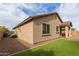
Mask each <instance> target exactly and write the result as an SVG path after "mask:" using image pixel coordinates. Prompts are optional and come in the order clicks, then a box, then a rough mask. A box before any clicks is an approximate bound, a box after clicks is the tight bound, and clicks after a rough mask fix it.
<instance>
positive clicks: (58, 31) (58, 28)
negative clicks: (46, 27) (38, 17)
mask: <svg viewBox="0 0 79 59" xmlns="http://www.w3.org/2000/svg"><path fill="white" fill-rule="evenodd" d="M56 33H57V34H58V33H60V26H56Z"/></svg>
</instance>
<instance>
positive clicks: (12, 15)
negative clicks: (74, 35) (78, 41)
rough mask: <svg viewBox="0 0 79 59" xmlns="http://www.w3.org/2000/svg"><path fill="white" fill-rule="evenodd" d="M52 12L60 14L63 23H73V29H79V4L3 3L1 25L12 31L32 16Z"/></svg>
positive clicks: (0, 16) (0, 14) (0, 6)
mask: <svg viewBox="0 0 79 59" xmlns="http://www.w3.org/2000/svg"><path fill="white" fill-rule="evenodd" d="M50 12H58V13H59V15H60V17H61V19H62V20H63V21H72V23H73V27H74V28H76V29H79V4H77V3H76V4H74V3H72V4H71V3H70V4H67V3H66V4H62V3H24V4H23V3H21V4H18V3H16V4H12V3H11V4H10V3H9V4H8V3H6V4H5V3H1V4H0V25H5V26H7V27H8V28H9V29H12V28H13V27H14V26H16V25H17V24H18V23H20V22H21V21H23V20H25V19H26V18H27V17H29V16H31V15H37V14H42V13H50Z"/></svg>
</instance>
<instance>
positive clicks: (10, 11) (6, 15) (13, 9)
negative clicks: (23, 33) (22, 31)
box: [0, 4, 28, 29]
mask: <svg viewBox="0 0 79 59" xmlns="http://www.w3.org/2000/svg"><path fill="white" fill-rule="evenodd" d="M18 6H20V4H0V25H5V26H7V27H9V29H11V28H12V27H14V26H15V25H16V24H18V23H19V22H21V21H22V20H24V19H25V18H27V17H28V15H27V14H25V13H24V12H22V11H21V10H20V9H18Z"/></svg>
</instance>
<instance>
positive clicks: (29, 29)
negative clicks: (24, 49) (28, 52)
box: [15, 21, 33, 45]
mask: <svg viewBox="0 0 79 59" xmlns="http://www.w3.org/2000/svg"><path fill="white" fill-rule="evenodd" d="M15 32H16V34H17V35H18V40H19V41H21V43H23V44H24V45H27V43H28V44H33V21H31V22H28V23H27V24H24V25H23V26H20V27H18V28H16V29H15Z"/></svg>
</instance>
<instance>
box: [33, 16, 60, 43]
mask: <svg viewBox="0 0 79 59" xmlns="http://www.w3.org/2000/svg"><path fill="white" fill-rule="evenodd" d="M53 16H56V15H50V16H45V17H41V18H37V19H35V20H33V21H34V28H33V32H34V33H33V36H34V37H33V39H34V40H33V41H34V43H37V42H41V41H45V40H49V39H54V38H57V37H59V36H60V35H59V34H56V26H58V25H59V24H61V22H60V20H59V18H58V17H57V16H56V18H55V19H54V18H53ZM42 23H48V24H50V25H51V35H50V36H42Z"/></svg>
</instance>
